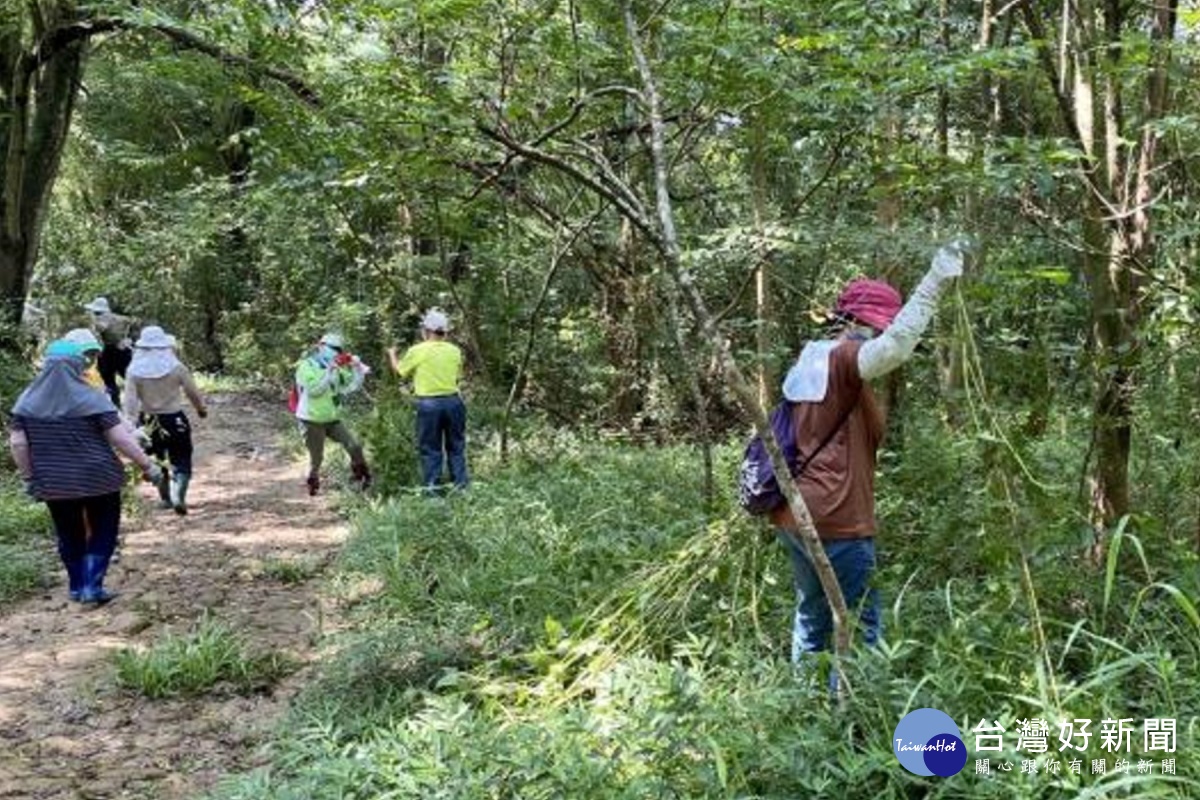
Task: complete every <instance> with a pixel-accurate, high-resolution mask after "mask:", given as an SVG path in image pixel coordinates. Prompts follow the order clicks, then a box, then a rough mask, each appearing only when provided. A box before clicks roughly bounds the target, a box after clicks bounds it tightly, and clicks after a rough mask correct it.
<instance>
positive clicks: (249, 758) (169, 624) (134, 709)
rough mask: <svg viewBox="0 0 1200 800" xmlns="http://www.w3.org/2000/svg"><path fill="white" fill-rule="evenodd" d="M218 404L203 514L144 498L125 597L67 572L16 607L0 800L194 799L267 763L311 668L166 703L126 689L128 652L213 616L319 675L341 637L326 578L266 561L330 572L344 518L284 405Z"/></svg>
mask: <svg viewBox="0 0 1200 800" xmlns="http://www.w3.org/2000/svg"><path fill="white" fill-rule="evenodd" d="M211 408H212V414H211V415H210V416H209V418H208V420H205V421H198V422H197V421H195V420H193V421H194V422H197V424H196V434H195V435H196V446H197V450H196V457H197V460H196V478H195V481H194V483H193V488H192V493H191V495H190V496H189V505H190V506H192V513H191V514H190V515H189V516H188V517H186V518H179V517H176V516H175V514H174V513H172V512H171V511H159V510H157V509H154V508H153V503H152V499H154V498H153V490H152V489H151V488H150V487H149V486H147V485H143V486H142V487H141V488H140V489H139V494H140V496H141V498H142V505H143V506H144V507H145V513H144V514H143V515H142V518H141V519H138V520H133V521H130V522H127V524H126V525H125V534H124V546H123V548H122V558H121V561H120V562H119V563H118V564H115V565H114V566H113V567H112V568H111V570H110V571H109V579H108V581H107V585H108V586H110V588H112V589H115V590H117V591H119V592H120V593H121V596H120V597H119V598H118V599H117V600H116V601H114V602H113V603H111V604H109V605H108V606H106V607H103V608H99V609H91V610H85V609H81V608H80V607H79V606H77V605H75V604H72V603H69V602H68V601H67V598H66V586H65V576H62V573H61V569H60V571H59V576H60V585H58V586H55V587H54V588H53V589H51V590H49V591H47V592H44V593H43V594H42V596H39V597H36V598H34V599H32V600H28V601H25V602H23V603H19V604H17V605H16V606H14V607H12V608H10V609H3V610H0V798H4V800H10V799H11V798H22V799H23V800H26V799H28V800H43V798H56V799H57V798H72V799H73V800H74V799H76V798H79V799H83V798H118V797H119V798H183V797H194V796H197V795H198V794H200V793H201V792H203V791H204V790H205V789H208V788H211V787H212V786H213V785H214V784H215V783H216V781H217V780H218V779H219V778H220V777H221V776H222V775H223V774H226V773H228V772H231V771H235V770H242V769H247V768H250V767H253V766H255V765H256V764H257V763H258V761H259V760H260V759H262V757H263V756H262V753H261V748H260V747H258V746H257V745H258V744H259V743H260V742H261V740H262V737H263V734H264V733H265V731H266V729H267V726H269V725H270V724H271V723H272V722H273V721H275V720H277V719H278V718H279V715H280V714H281V713H282V712H283V711H284V710H285V708H286V704H287V701H288V699H289V698H290V697H291V696H292V695H294V694H295V692H296V690H297V689H298V687H299V686H300V685H302V683H303V681H304V674H305V672H306V670H304V669H301V670H300V671H299V672H298V673H296V674H294V675H293V676H291V677H290V678H288V679H287V680H285V681H284V682H283V683H282V684H281V685H279V686H277V687H275V689H274V691H273V692H272V693H271V694H269V695H257V696H251V697H204V698H199V699H194V700H157V701H152V700H146V699H142V698H139V697H135V696H132V695H131V694H129V693H126V692H122V691H120V690H118V689H117V688H116V686H115V684H114V674H115V670H114V667H113V665H112V661H111V654H112V653H113V652H115V651H116V650H118V649H120V648H123V647H128V646H132V645H142V644H149V643H152V642H154V641H157V640H159V639H160V638H161V637H162V636H163V635H164V634H165V633H167V632H168V631H170V632H173V633H183V632H186V631H187V630H189V629H190V628H191V627H192V626H193V625H194V624H195V622H196V621H197V620H198V619H199V618H200V617H201V616H202V614H203V613H204V612H205V610H206V609H207V610H208V611H209V612H210V613H211V614H212V615H213V616H215V617H216V618H217V619H218V620H220V621H222V622H224V623H226V624H227V625H228V626H230V627H232V628H233V629H234V630H235V631H237V632H238V633H240V634H242V635H243V636H244V637H245V639H246V640H247V641H248V642H250V643H251V646H252V647H253V648H254V649H256V650H260V649H261V650H276V651H282V652H284V653H287V654H289V655H291V656H292V657H293V658H295V659H298V660H299V661H300V662H301V663H305V664H311V662H312V661H313V660H314V659H315V657H316V647H317V640H318V638H319V637H320V634H321V633H322V632H327V631H328V630H329V629H330V627H331V620H332V619H333V612H334V609H333V608H332V607H330V606H329V605H328V604H327V603H326V602H325V601H323V599H322V598H321V597H319V596H318V594H317V592H318V589H319V583H320V582H319V581H314V580H307V581H304V582H301V583H293V584H285V583H282V582H280V581H279V580H276V579H273V578H272V577H270V575H269V574H264V565H266V564H269V563H271V562H272V560H278V561H290V562H296V561H301V560H303V561H306V562H308V563H309V564H313V563H316V562H320V563H322V564H324V563H326V562H328V560H329V559H330V558H331V557H332V555H333V554H334V553H335V551H336V550H337V548H338V547H339V545H340V543H341V542H342V540H343V539H344V537H345V533H346V530H345V525H344V523H343V522H342V521H341V520H340V519H339V518H338V517H337V516H336V515H335V514H334V513H333V512H332V511H330V510H329V508H328V505H327V502H326V501H325V500H324V498H318V499H316V500H313V499H310V498H309V497H307V495H306V494H305V492H304V487H303V482H302V478H303V472H304V471H303V467H302V466H301V465H298V464H296V463H295V462H294V461H292V460H291V459H290V458H289V457H288V454H287V453H286V452H285V451H284V449H283V448H282V446H281V441H280V437H279V436H278V435H277V433H276V431H277V429H278V414H279V408H278V407H277V406H274V405H266V404H264V403H263V402H262V401H260V400H255V399H253V398H251V397H249V396H246V395H223V396H216V397H213V398H211ZM330 455H331V456H333V453H331V454H330Z"/></svg>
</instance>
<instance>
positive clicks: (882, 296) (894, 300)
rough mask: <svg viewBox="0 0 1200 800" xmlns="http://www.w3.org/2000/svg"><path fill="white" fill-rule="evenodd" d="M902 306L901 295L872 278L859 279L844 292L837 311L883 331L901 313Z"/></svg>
mask: <svg viewBox="0 0 1200 800" xmlns="http://www.w3.org/2000/svg"><path fill="white" fill-rule="evenodd" d="M901 305H902V300H901V297H900V293H899V292H898V291H896V290H895V289H894V288H892V287H891V286H890V285H888V284H886V283H884V282H883V281H876V280H871V279H870V278H858V279H857V280H853V281H851V282H850V283H849V285H847V286H846V288H845V289H843V290H842V294H841V296H840V297H838V301H837V311H838V313H840V314H847V315H849V316H851V317H854V318H855V319H856V320H858V321H859V322H861V323H863V324H864V325H870V326H871V327H872V328H874V329H875V330H877V331H883V330H886V329H887V326H889V325H891V324H892V320H894V319H895V318H896V315H897V314H899V313H900V306H901Z"/></svg>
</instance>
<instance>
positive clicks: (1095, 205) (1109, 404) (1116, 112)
mask: <svg viewBox="0 0 1200 800" xmlns="http://www.w3.org/2000/svg"><path fill="white" fill-rule="evenodd" d="M1097 9H1098V12H1099V13H1098V14H1097ZM1177 9H1178V0H1153V2H1152V4H1151V7H1150V51H1149V63H1148V67H1147V70H1146V79H1145V84H1144V87H1143V93H1142V103H1143V113H1142V114H1141V119H1140V123H1141V125H1142V128H1141V130H1138V131H1130V130H1127V128H1128V121H1127V119H1126V115H1125V109H1124V99H1123V96H1122V94H1123V91H1122V82H1121V81H1122V80H1123V78H1122V77H1121V76H1123V75H1124V68H1125V66H1126V64H1125V62H1124V41H1123V37H1124V33H1125V27H1126V23H1127V22H1128V15H1129V14H1131V13H1133V10H1132V9H1131V8H1127V7H1126V4H1123V3H1122V2H1120V0H1104V2H1103V3H1102V4H1099V5H1097V4H1095V3H1092V2H1088V1H1087V0H1077V2H1075V3H1074V4H1072V3H1069V2H1065V1H1064V3H1063V5H1062V22H1061V30H1060V34H1059V45H1060V47H1059V50H1058V52H1057V54H1056V53H1055V52H1053V51H1052V50H1051V49H1050V47H1051V45H1050V43H1049V42H1048V40H1047V37H1046V31H1045V26H1044V24H1043V22H1042V19H1041V17H1040V16H1039V14H1038V10H1037V9H1036V8H1035V7H1034V6H1033V4H1029V3H1026V4H1024V5H1023V6H1022V9H1021V11H1022V15H1023V18H1024V20H1025V24H1026V27H1027V28H1028V30H1029V33H1030V35H1031V37H1032V38H1033V39H1034V40H1035V41H1036V42H1038V45H1037V47H1038V54H1039V59H1040V61H1041V64H1042V68H1043V70H1044V72H1045V73H1046V76H1047V78H1048V80H1049V82H1050V87H1051V90H1052V91H1053V92H1054V94H1055V98H1056V100H1057V102H1058V107H1059V110H1060V113H1061V115H1062V120H1063V123H1064V125H1065V126H1066V128H1067V131H1068V133H1069V135H1070V136H1071V137H1072V138H1073V139H1075V141H1076V143H1077V144H1078V145H1079V148H1080V150H1082V151H1083V152H1084V153H1085V154H1086V155H1085V157H1084V158H1083V160H1082V161H1081V163H1080V167H1079V172H1078V174H1079V179H1080V185H1081V188H1082V191H1083V193H1084V195H1085V198H1086V199H1085V201H1084V209H1085V214H1084V217H1085V218H1084V220H1083V223H1082V224H1083V240H1084V254H1083V273H1084V276H1085V278H1086V279H1087V284H1088V290H1089V294H1090V298H1091V311H1092V331H1091V333H1092V341H1093V345H1094V348H1095V359H1094V362H1095V363H1094V373H1093V375H1094V392H1095V394H1094V399H1093V403H1092V435H1093V445H1094V446H1093V450H1094V453H1095V466H1094V470H1093V474H1092V486H1093V492H1092V510H1093V513H1094V522H1095V526H1096V531H1097V542H1096V544H1097V547H1096V551H1095V552H1096V554H1097V555H1099V554H1100V553H1101V552H1102V549H1103V544H1104V542H1103V538H1104V534H1105V531H1106V530H1108V529H1110V528H1111V527H1112V526H1113V525H1114V524H1115V523H1116V522H1117V521H1118V520H1119V519H1120V518H1121V517H1123V516H1125V515H1126V514H1128V513H1129V511H1130V485H1129V453H1130V447H1131V445H1132V441H1133V393H1134V390H1135V388H1136V387H1135V382H1134V374H1135V368H1136V366H1137V363H1138V341H1137V333H1138V326H1139V323H1140V316H1141V314H1140V312H1141V308H1140V301H1141V294H1140V291H1139V286H1138V275H1140V274H1142V273H1144V271H1145V270H1146V269H1148V268H1149V266H1150V264H1151V262H1152V260H1153V257H1154V239H1153V235H1152V229H1151V211H1152V199H1153V198H1152V194H1153V175H1154V173H1155V168H1156V166H1157V160H1158V150H1157V134H1156V133H1155V132H1154V130H1153V128H1152V126H1153V124H1154V123H1155V122H1156V121H1157V120H1158V119H1161V118H1162V116H1163V115H1164V114H1165V112H1166V109H1167V100H1168V94H1167V74H1168V72H1167V68H1168V65H1169V61H1170V57H1171V44H1172V41H1173V39H1174V33H1175V25H1176V19H1177ZM1097 21H1099V23H1100V25H1099V26H1097ZM1094 59H1095V60H1094ZM1097 97H1099V99H1100V104H1099V106H1100V107H1097V103H1096V99H1097ZM1130 141H1133V142H1135V144H1133V145H1132V146H1130V145H1129V144H1128V142H1130Z"/></svg>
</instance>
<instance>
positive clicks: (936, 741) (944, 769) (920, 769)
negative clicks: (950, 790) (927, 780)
mask: <svg viewBox="0 0 1200 800" xmlns="http://www.w3.org/2000/svg"><path fill="white" fill-rule="evenodd" d="M892 752H893V753H894V754H895V755H896V760H897V761H899V762H900V766H902V767H904V768H905V769H906V770H908V771H909V772H911V773H912V774H914V775H924V776H927V777H928V776H932V775H940V776H941V777H943V778H948V777H950V776H951V775H957V774H958V773H959V772H960V771H961V770H962V768H963V766H964V765H965V764H966V763H967V746H966V745H965V744H963V740H962V732H961V731H959V729H958V725H956V724H955V723H954V720H952V719H950V715H949V714H946V713H945V712H942V711H938V710H937V709H936V708H918V709H917V710H916V711H910V712H908V713H907V714H905V715H904V719H902V720H900V724H899V725H897V726H896V732H895V733H893V734H892Z"/></svg>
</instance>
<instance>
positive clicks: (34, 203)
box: [0, 2, 86, 326]
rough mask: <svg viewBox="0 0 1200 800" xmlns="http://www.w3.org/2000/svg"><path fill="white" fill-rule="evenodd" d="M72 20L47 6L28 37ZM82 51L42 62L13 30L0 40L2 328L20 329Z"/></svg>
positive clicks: (64, 10) (73, 49)
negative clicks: (0, 107)
mask: <svg viewBox="0 0 1200 800" xmlns="http://www.w3.org/2000/svg"><path fill="white" fill-rule="evenodd" d="M13 16H19V15H13ZM74 19H75V6H74V3H70V2H59V3H56V4H52V5H50V6H49V7H46V8H44V9H43V13H42V14H41V15H40V16H39V17H38V18H37V19H35V20H33V22H32V24H33V27H34V34H35V36H37V35H39V34H41V33H44V31H45V30H46V28H47V27H48V26H54V25H60V24H68V23H70V22H72V21H74ZM3 24H5V25H13V24H16V25H20V21H19V19H18V20H13V19H6V20H4V22H3ZM35 46H36V42H35ZM85 47H86V41H84V40H80V41H76V42H72V43H70V44H68V45H66V46H64V47H61V48H57V49H55V50H53V51H52V52H51V53H50V54H49V55H48V56H46V57H45V58H44V59H43V58H42V56H40V55H38V54H37V53H36V51H35V50H34V49H33V48H31V47H25V46H22V44H21V34H20V31H19V30H5V31H2V32H0V60H2V62H3V73H2V77H3V79H4V80H5V81H6V83H5V85H4V86H3V87H0V88H2V89H3V102H4V111H5V113H4V119H3V120H2V121H0V141H2V142H3V146H4V153H3V166H2V167H0V169H2V170H3V174H2V175H0V182H2V184H3V196H2V197H0V305H2V306H3V307H2V308H0V315H2V316H0V321H3V322H4V323H8V324H9V325H14V326H15V325H16V324H17V323H19V322H20V319H21V312H22V310H23V309H24V305H25V298H26V295H27V294H28V291H29V282H30V280H31V278H32V275H33V265H34V263H35V261H36V260H37V254H38V246H39V244H40V239H41V228H42V221H43V218H44V217H45V213H46V205H47V203H48V202H49V199H50V191H51V189H52V188H53V186H54V180H55V178H57V177H58V170H59V166H60V165H61V163H62V151H63V147H64V145H65V144H66V138H67V131H68V130H69V129H70V125H71V117H72V114H73V113H74V110H75V98H76V96H77V95H78V93H79V80H80V72H81V70H82V68H83V58H84V48H85Z"/></svg>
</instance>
